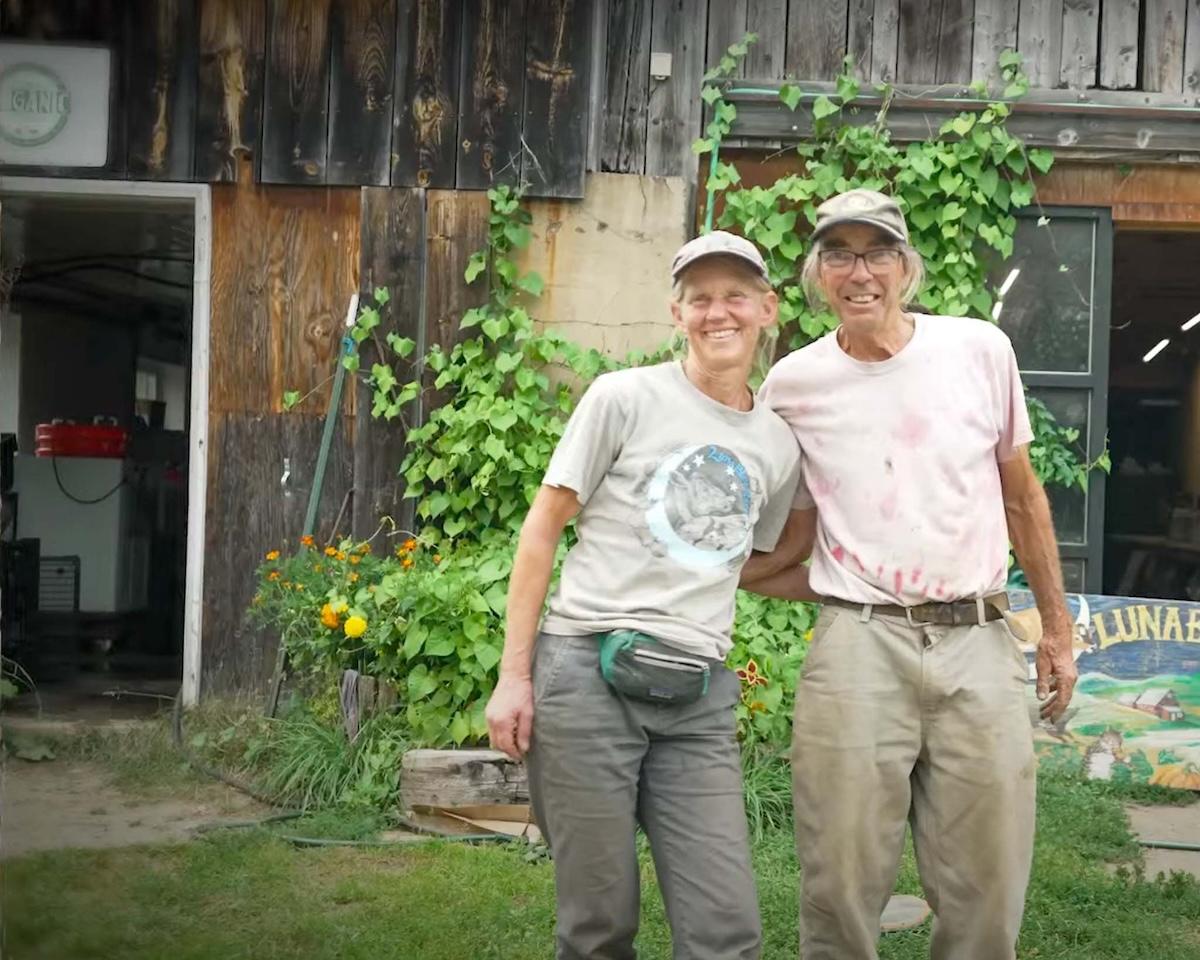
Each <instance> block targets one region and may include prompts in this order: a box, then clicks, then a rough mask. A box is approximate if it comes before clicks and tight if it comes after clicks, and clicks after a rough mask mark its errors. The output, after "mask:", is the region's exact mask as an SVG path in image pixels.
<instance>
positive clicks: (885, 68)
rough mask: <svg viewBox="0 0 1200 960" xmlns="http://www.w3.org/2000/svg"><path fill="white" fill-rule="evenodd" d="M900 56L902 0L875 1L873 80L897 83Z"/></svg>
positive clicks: (872, 40)
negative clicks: (897, 65)
mask: <svg viewBox="0 0 1200 960" xmlns="http://www.w3.org/2000/svg"><path fill="white" fill-rule="evenodd" d="M899 54H900V0H875V17H874V30H873V32H872V35H871V79H872V80H873V81H874V82H876V83H895V82H896V64H897V63H898V61H899Z"/></svg>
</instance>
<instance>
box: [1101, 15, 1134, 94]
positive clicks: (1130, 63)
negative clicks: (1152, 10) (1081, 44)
mask: <svg viewBox="0 0 1200 960" xmlns="http://www.w3.org/2000/svg"><path fill="white" fill-rule="evenodd" d="M1140 7H1141V4H1140V3H1139V0H1105V3H1104V16H1103V17H1101V18H1100V86H1102V87H1105V88H1107V89H1109V90H1132V89H1133V88H1134V87H1136V86H1137V82H1138V15H1139V11H1140Z"/></svg>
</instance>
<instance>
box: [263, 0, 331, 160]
mask: <svg viewBox="0 0 1200 960" xmlns="http://www.w3.org/2000/svg"><path fill="white" fill-rule="evenodd" d="M330 3H331V0H268V10H269V19H268V24H267V29H268V36H267V62H266V70H265V83H264V89H265V95H264V99H263V119H262V152H261V157H260V161H261V162H260V170H259V179H260V180H261V181H262V182H263V183H307V184H316V183H323V182H324V180H325V163H326V154H327V150H328V141H329V7H330Z"/></svg>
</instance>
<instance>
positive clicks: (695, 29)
mask: <svg viewBox="0 0 1200 960" xmlns="http://www.w3.org/2000/svg"><path fill="white" fill-rule="evenodd" d="M707 14H708V4H707V3H706V2H705V0H656V2H655V4H654V10H653V16H652V19H651V28H650V48H651V50H653V51H654V52H655V53H668V54H670V55H671V75H670V76H669V77H666V78H664V79H656V78H651V81H650V84H651V85H650V112H649V121H650V122H649V130H648V133H647V136H646V173H647V174H649V175H650V176H654V177H678V176H686V177H688V178H689V179H690V180H692V181H693V182H694V180H695V171H696V161H695V154H693V153H692V143H693V142H694V141H695V140H696V138H697V137H698V136H699V135H700V127H701V123H700V118H701V109H700V106H701V103H702V101H701V100H700V78H701V77H702V76H703V75H704V47H705V39H706V36H707V33H708V22H707Z"/></svg>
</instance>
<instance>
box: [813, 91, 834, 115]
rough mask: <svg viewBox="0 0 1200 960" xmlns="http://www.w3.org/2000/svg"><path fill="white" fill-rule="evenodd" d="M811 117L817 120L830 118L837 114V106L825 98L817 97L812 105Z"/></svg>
mask: <svg viewBox="0 0 1200 960" xmlns="http://www.w3.org/2000/svg"><path fill="white" fill-rule="evenodd" d="M812 112H813V116H814V117H816V118H817V119H818V120H823V119H825V117H831V116H833V115H834V114H835V113H837V112H838V105H837V104H836V103H834V102H833V101H832V100H830V99H829V98H828V97H826V96H820V97H817V99H816V101H814V103H813V108H812Z"/></svg>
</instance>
